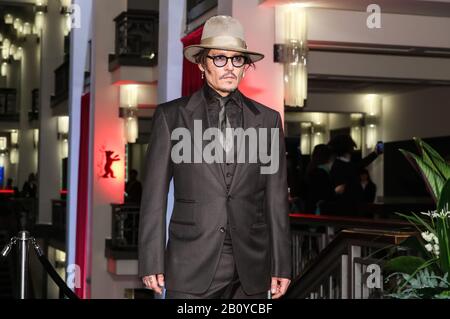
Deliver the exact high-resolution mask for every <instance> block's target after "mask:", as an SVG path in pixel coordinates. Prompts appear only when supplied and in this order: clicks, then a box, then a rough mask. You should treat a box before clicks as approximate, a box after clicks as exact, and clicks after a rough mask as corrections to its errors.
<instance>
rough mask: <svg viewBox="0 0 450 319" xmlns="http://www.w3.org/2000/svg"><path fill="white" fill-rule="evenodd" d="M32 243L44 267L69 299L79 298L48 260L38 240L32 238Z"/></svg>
mask: <svg viewBox="0 0 450 319" xmlns="http://www.w3.org/2000/svg"><path fill="white" fill-rule="evenodd" d="M31 244H32V245H33V248H34V250H35V252H36V255H37V257H38V259H39V261H40V262H41V265H42V267H44V269H45V271H46V272H47V274H49V275H50V277H52V279H53V281H54V282H55V284H56V285H57V286H58V287H59V289H61V290H62V292H63V293H64V294H65V295H66V296H67V297H68V298H69V299H79V298H78V296H77V295H76V294H75V293H74V292H73V291H72V290H71V289H70V288H69V287H67V285H66V283H65V281H64V280H62V278H61V277H60V276H59V275H58V273H57V272H56V270H55V269H54V268H53V266H52V265H51V264H50V262H49V261H48V259H47V257H45V255H44V252H43V251H42V249H41V247H39V245H38V244H37V243H36V240H35V239H34V238H33V239H32V240H31Z"/></svg>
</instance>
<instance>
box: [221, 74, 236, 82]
mask: <svg viewBox="0 0 450 319" xmlns="http://www.w3.org/2000/svg"><path fill="white" fill-rule="evenodd" d="M230 76H231V77H233V79H237V77H236V75H234V73H227V74H224V75H222V76H221V77H220V79H221V80H222V79H225V78H226V77H230Z"/></svg>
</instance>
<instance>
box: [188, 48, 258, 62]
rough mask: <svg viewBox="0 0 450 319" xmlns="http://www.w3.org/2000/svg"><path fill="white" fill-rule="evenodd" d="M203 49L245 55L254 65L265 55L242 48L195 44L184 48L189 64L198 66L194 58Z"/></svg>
mask: <svg viewBox="0 0 450 319" xmlns="http://www.w3.org/2000/svg"><path fill="white" fill-rule="evenodd" d="M203 49H216V50H225V51H233V52H240V53H244V54H246V55H247V56H248V57H249V59H250V61H252V63H255V62H257V61H259V60H262V59H263V58H264V54H262V53H258V52H253V51H249V50H245V49H242V48H232V47H220V46H217V45H201V44H194V45H190V46H188V47H186V48H184V51H183V52H184V57H185V58H186V59H187V60H188V61H189V62H192V63H194V64H197V61H195V58H194V56H195V55H196V54H197V53H199V52H200V51H201V50H203Z"/></svg>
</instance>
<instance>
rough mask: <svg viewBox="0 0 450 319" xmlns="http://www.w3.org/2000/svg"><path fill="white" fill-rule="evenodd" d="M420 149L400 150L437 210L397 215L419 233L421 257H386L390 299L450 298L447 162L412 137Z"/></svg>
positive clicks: (449, 172)
mask: <svg viewBox="0 0 450 319" xmlns="http://www.w3.org/2000/svg"><path fill="white" fill-rule="evenodd" d="M415 142H416V145H417V147H418V149H419V151H420V153H419V154H414V153H411V152H408V151H406V150H402V149H401V150H400V151H401V152H402V153H403V155H404V156H405V157H406V159H407V160H408V161H409V162H410V163H411V165H413V167H414V168H416V170H417V171H418V172H419V173H420V174H421V176H422V178H423V180H424V181H425V184H426V186H427V189H428V191H429V192H430V194H431V195H432V197H433V199H434V201H435V203H436V210H435V211H429V212H423V213H420V214H417V213H411V214H410V215H405V214H398V215H400V216H402V217H403V218H406V219H407V220H408V221H410V222H411V223H412V224H413V225H414V226H415V227H416V228H417V229H418V231H419V232H420V235H421V236H420V237H419V238H417V240H418V242H419V243H420V245H419V247H418V250H419V251H420V253H421V255H422V257H417V256H401V257H396V258H393V259H391V260H389V261H388V262H387V263H386V264H385V268H384V270H385V271H386V272H388V273H390V275H389V276H388V277H387V278H386V282H387V283H390V284H391V285H392V282H394V285H393V286H394V287H393V288H392V289H391V291H390V293H389V294H387V296H388V297H391V298H400V299H408V298H436V299H442V298H445V299H447V298H450V280H449V273H450V240H449V236H450V209H449V207H450V205H449V204H450V164H449V163H447V162H446V161H445V160H444V159H443V158H442V156H441V155H440V154H439V153H438V152H436V151H435V150H434V149H433V148H432V147H431V146H430V145H428V144H427V143H425V142H424V141H422V140H421V139H418V138H416V139H415Z"/></svg>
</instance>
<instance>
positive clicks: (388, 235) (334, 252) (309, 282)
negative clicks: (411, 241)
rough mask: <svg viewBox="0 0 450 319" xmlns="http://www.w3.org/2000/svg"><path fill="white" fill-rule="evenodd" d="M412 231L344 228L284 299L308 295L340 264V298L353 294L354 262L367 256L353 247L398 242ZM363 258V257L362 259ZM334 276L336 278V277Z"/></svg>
mask: <svg viewBox="0 0 450 319" xmlns="http://www.w3.org/2000/svg"><path fill="white" fill-rule="evenodd" d="M415 235H416V233H415V232H413V231H393V230H368V229H349V230H343V231H341V232H340V233H339V234H337V235H336V237H335V238H334V239H333V240H332V241H331V242H330V243H329V244H328V245H327V246H326V247H325V248H324V249H323V250H322V251H321V252H320V253H319V255H318V256H317V258H316V259H315V260H314V261H313V262H312V263H310V264H309V265H308V266H307V267H306V268H305V269H304V270H303V271H302V273H301V274H300V275H299V276H297V277H296V278H295V279H294V280H293V282H292V284H291V286H290V288H289V290H288V292H287V293H286V296H285V297H286V298H308V297H309V295H310V294H311V292H312V291H313V290H314V289H315V288H316V287H317V286H318V285H319V284H320V283H321V282H324V281H326V280H327V278H329V276H330V275H331V273H333V271H334V270H335V269H336V267H333V266H336V265H337V266H340V268H341V270H343V269H346V270H347V273H343V271H342V272H341V288H342V294H341V297H342V298H352V297H354V289H353V288H354V285H353V284H354V280H353V279H354V278H353V277H354V276H353V274H354V269H353V263H354V262H360V261H361V260H365V259H367V258H362V257H361V256H357V255H356V254H355V253H354V251H356V250H355V248H359V249H360V248H361V247H364V248H376V249H383V248H387V247H392V246H397V247H398V245H400V243H401V242H402V241H404V240H405V239H407V238H409V237H411V236H415ZM361 258H362V259H361ZM335 279H336V278H335Z"/></svg>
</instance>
